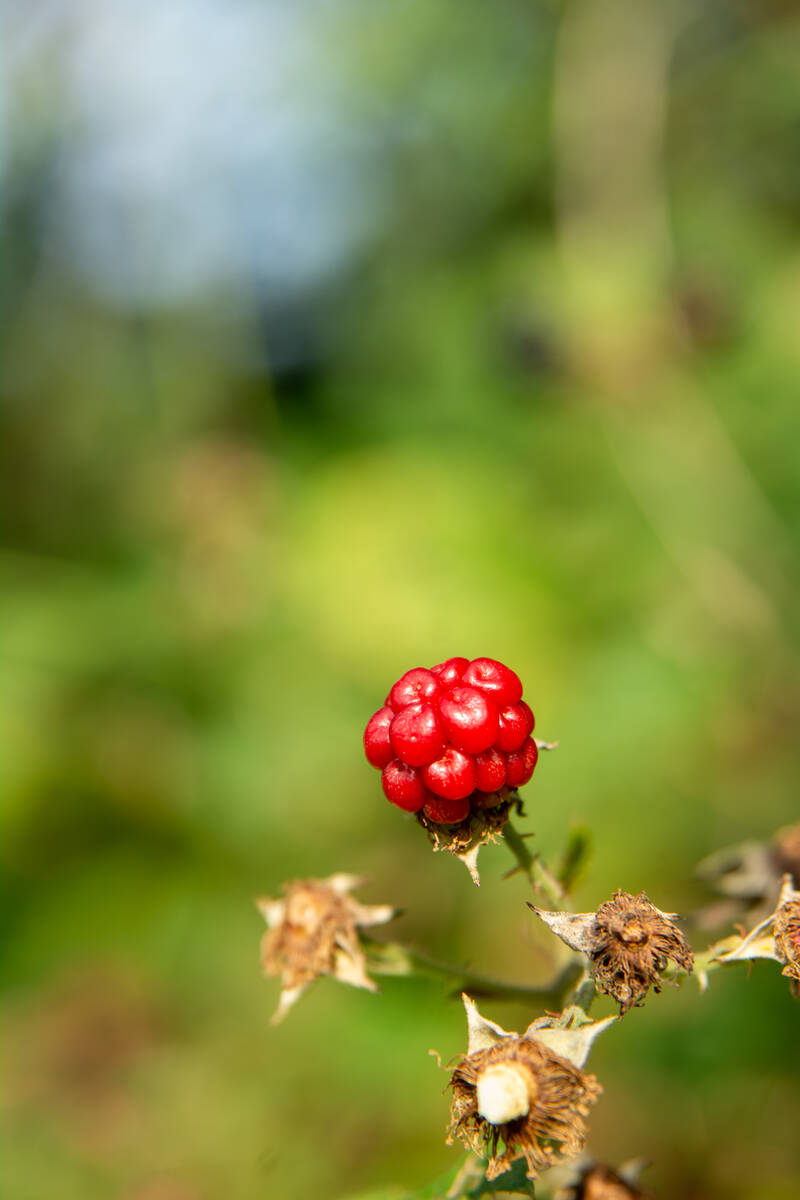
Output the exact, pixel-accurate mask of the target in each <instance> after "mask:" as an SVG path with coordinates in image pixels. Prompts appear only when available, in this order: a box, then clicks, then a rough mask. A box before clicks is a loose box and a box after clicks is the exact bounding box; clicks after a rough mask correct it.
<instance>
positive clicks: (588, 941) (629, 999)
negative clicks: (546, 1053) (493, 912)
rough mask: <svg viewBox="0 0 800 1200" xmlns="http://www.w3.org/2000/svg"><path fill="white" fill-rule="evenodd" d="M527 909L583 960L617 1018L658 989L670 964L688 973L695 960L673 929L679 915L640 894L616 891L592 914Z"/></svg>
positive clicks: (675, 929)
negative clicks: (616, 1010)
mask: <svg viewBox="0 0 800 1200" xmlns="http://www.w3.org/2000/svg"><path fill="white" fill-rule="evenodd" d="M529 907H530V908H532V909H533V911H534V912H535V913H536V915H537V916H538V917H540V918H541V920H543V921H544V922H545V923H546V924H547V925H548V926H549V927H550V929H552V931H553V933H555V934H556V935H557V936H558V937H560V938H561V940H562V941H563V942H565V943H566V945H567V946H569V947H570V949H571V950H575V951H578V952H579V953H581V954H585V955H587V957H588V958H589V961H590V963H591V975H592V978H593V979H594V982H595V985H596V986H597V987H598V988H599V989H600V991H603V992H606V993H607V994H608V995H609V996H611V997H613V999H614V1000H616V1001H617V1003H618V1004H619V1006H620V1015H621V1016H622V1015H624V1014H625V1013H626V1012H628V1010H629V1009H631V1008H633V1007H634V1005H638V1004H641V1003H642V1002H643V1000H644V998H645V996H646V995H647V993H648V991H649V990H650V988H651V987H652V988H653V990H654V991H656V992H659V991H660V990H661V977H662V975H663V972H664V971H665V970H666V967H667V964H668V962H669V961H670V960H672V961H673V962H674V963H675V964H676V965H677V966H678V967H680V968H682V969H683V970H684V971H686V972H687V973H691V971H692V968H693V965H694V956H693V954H692V951H691V949H690V948H689V944H688V943H687V941H686V939H685V937H684V936H683V934H682V933H681V931H680V930H679V929H678V927H677V925H675V924H674V918H675V917H676V915H677V914H675V913H666V912H662V911H661V909H660V908H656V906H655V905H654V904H651V903H650V901H649V900H648V898H647V896H646V895H645V893H644V892H640V893H639V895H638V896H632V895H631V894H630V893H629V892H623V891H617V892H615V893H614V896H613V897H612V898H611V900H608V901H607V902H606V903H605V904H601V905H600V907H599V908H598V910H597V912H594V913H563V912H547V911H545V910H543V909H540V908H537V907H536V906H535V905H533V904H530V905H529Z"/></svg>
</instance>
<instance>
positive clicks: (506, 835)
mask: <svg viewBox="0 0 800 1200" xmlns="http://www.w3.org/2000/svg"><path fill="white" fill-rule="evenodd" d="M503 841H504V842H505V844H506V845H507V846H508V848H509V850H510V851H511V853H512V854H513V855H514V858H515V859H516V860H517V866H516V867H515V868H514V870H515V871H524V872H525V874H526V875H527V876H528V879H529V880H530V881H531V884H532V886H533V887H534V888H535V889H536V891H537V892H543V893H544V894H545V896H546V897H547V899H548V900H549V901H550V903H551V904H552V905H553V906H554V907H555V908H562V907H563V905H564V889H563V888H562V887H561V884H560V883H559V882H558V880H557V879H556V878H555V876H553V875H551V874H550V872H549V871H548V869H547V867H546V866H545V865H544V863H543V862H542V861H541V859H540V858H539V855H538V854H531V852H530V850H529V849H528V847H527V846H526V845H525V839H524V837H523V836H522V834H521V833H520V832H519V831H518V830H517V829H515V827H514V826H513V825H512V823H511V821H506V823H505V825H504V826H503Z"/></svg>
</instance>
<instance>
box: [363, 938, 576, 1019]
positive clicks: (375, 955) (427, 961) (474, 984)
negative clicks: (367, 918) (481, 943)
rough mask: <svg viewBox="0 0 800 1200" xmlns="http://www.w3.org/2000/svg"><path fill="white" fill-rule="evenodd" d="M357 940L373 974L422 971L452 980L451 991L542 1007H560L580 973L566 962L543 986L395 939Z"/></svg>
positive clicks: (401, 973) (408, 973) (424, 974)
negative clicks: (495, 975) (442, 958)
mask: <svg viewBox="0 0 800 1200" xmlns="http://www.w3.org/2000/svg"><path fill="white" fill-rule="evenodd" d="M361 940H362V942H363V943H364V946H365V948H366V949H367V952H368V954H369V960H370V963H369V965H370V969H371V971H373V972H374V973H375V974H377V975H422V976H428V977H429V978H434V979H448V980H452V981H453V984H454V989H453V990H454V992H456V993H457V992H467V993H468V994H469V995H470V996H472V997H479V998H481V999H490V1000H516V1001H519V1002H521V1003H531V1004H538V1005H543V1006H544V1007H545V1008H548V1007H552V1008H560V1007H561V1005H562V1004H563V1002H564V997H565V996H566V995H568V994H569V992H570V991H571V990H572V989H573V988H574V987H575V985H576V983H577V982H578V980H579V979H580V976H581V973H582V968H581V967H580V965H579V964H577V963H574V962H573V963H568V964H567V965H566V966H565V967H564V968H563V969H562V970H561V971H559V973H558V974H557V975H556V977H555V978H554V979H553V980H552V982H551V983H549V984H545V985H544V986H543V987H531V986H527V985H525V984H520V983H507V982H505V981H504V980H501V979H490V978H488V977H487V976H486V975H480V974H478V973H477V972H475V971H470V970H468V969H467V968H465V967H458V966H453V965H452V964H450V963H442V962H438V961H437V960H436V959H433V958H429V957H428V956H427V955H426V954H420V953H419V952H418V951H416V950H410V949H409V948H408V947H406V946H402V945H401V944H400V943H399V942H378V941H375V940H373V939H372V938H369V937H366V936H364V935H363V934H362V939H361Z"/></svg>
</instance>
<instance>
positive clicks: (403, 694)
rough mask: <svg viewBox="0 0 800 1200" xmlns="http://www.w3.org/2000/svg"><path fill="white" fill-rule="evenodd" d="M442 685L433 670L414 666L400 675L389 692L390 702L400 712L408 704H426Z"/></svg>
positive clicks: (436, 694)
mask: <svg viewBox="0 0 800 1200" xmlns="http://www.w3.org/2000/svg"><path fill="white" fill-rule="evenodd" d="M441 687H442V685H441V683H440V682H439V680H438V678H437V677H436V676H435V675H434V673H433V671H427V670H426V669H425V667H413V668H412V670H410V671H406V673H405V675H401V676H400V678H399V679H398V681H397V683H396V684H395V685H394V687H393V688H392V690H391V691H390V692H389V698H388V703H389V704H390V706H391V707H392V708H393V709H394V711H395V712H399V711H400V709H401V708H405V707H406V705H407V704H425V703H426V702H429V701H431V700H433V699H434V698H435V697H436V696H438V694H439V692H440V691H441Z"/></svg>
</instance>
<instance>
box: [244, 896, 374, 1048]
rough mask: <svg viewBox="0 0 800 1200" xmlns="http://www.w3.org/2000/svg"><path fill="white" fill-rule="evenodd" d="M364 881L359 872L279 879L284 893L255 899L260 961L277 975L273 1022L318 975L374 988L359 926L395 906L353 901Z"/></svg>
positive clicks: (282, 1016)
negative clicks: (260, 922) (261, 928)
mask: <svg viewBox="0 0 800 1200" xmlns="http://www.w3.org/2000/svg"><path fill="white" fill-rule="evenodd" d="M363 883H364V880H363V879H360V878H359V877H358V876H356V875H347V874H344V873H340V874H337V875H331V876H330V877H329V878H328V879H297V880H294V881H292V882H290V883H286V884H284V888H283V890H284V895H283V897H281V898H279V899H271V898H269V897H260V898H259V899H257V900H256V907H257V908H258V910H259V912H260V913H261V915H262V916H263V918H264V920H265V921H266V922H267V925H268V926H269V928H268V930H267V932H266V933H265V934H264V937H263V938H262V940H261V965H262V968H263V970H264V974H265V975H275V976H279V977H280V980H281V994H280V999H279V1002H278V1007H277V1010H276V1011H275V1013H274V1015H273V1017H272V1024H273V1025H275V1024H277V1023H278V1022H279V1021H281V1020H283V1018H284V1017H285V1016H286V1013H287V1012H288V1011H289V1009H290V1008H291V1007H292V1005H293V1004H295V1003H296V1002H297V1001H298V1000H299V999H300V997H301V996H302V994H303V992H304V991H305V990H306V988H307V987H308V986H309V984H311V983H313V981H314V980H315V979H318V978H319V977H320V976H321V975H333V976H334V978H336V979H338V980H340V981H341V982H342V983H349V984H352V985H353V986H354V987H361V988H367V989H368V990H369V991H373V992H374V991H377V987H376V984H375V983H374V982H373V981H372V980H371V979H370V978H369V976H368V975H367V971H366V959H365V956H364V951H363V949H362V947H361V943H360V941H359V937H358V930H359V929H361V928H366V927H368V926H370V925H382V924H384V923H385V922H386V921H390V920H391V919H392V917H394V916H395V914H396V911H397V910H396V909H394V908H392V907H391V906H390V905H388V904H375V905H371V904H360V903H359V902H358V901H357V900H354V899H353V897H352V896H351V895H350V892H351V891H352V889H353V888H356V887H359V886H360V885H361V884H363Z"/></svg>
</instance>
